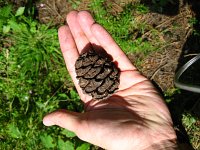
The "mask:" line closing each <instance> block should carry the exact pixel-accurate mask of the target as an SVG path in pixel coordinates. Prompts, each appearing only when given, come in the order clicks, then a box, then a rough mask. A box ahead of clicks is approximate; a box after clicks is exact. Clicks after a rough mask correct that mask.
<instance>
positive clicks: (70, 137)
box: [0, 5, 90, 150]
mask: <svg viewBox="0 0 200 150" xmlns="http://www.w3.org/2000/svg"><path fill="white" fill-rule="evenodd" d="M2 9H3V10H2ZM2 9H0V11H1V12H2V11H3V12H4V14H5V13H6V15H5V16H6V17H4V18H3V20H1V21H2V24H1V27H2V28H1V29H2V30H1V36H0V37H1V42H0V43H1V44H2V49H1V51H0V97H1V100H0V105H1V107H0V121H1V122H2V124H0V131H1V132H0V140H1V141H2V142H1V143H0V147H1V149H49V148H50V149H51V148H54V149H64V148H65V146H66V147H67V148H69V149H70V148H71V149H74V147H76V148H77V149H79V150H87V149H89V147H90V144H87V143H84V142H82V141H80V140H79V139H77V138H76V136H75V135H74V134H72V133H71V132H70V131H65V132H64V130H63V129H60V128H57V127H53V128H49V129H47V128H45V126H44V125H42V118H43V116H44V114H45V113H47V112H50V111H53V110H55V109H58V108H63V109H69V110H73V111H79V112H80V111H82V110H83V105H82V103H81V101H80V98H79V96H78V94H77V92H76V91H75V90H74V88H73V84H72V82H71V79H69V74H68V73H67V71H66V68H65V65H64V60H63V58H62V55H61V52H60V51H59V43H58V38H57V29H56V28H50V26H49V25H44V24H40V23H39V22H37V21H36V20H33V19H32V18H31V17H29V16H24V15H23V13H24V7H20V8H19V9H18V10H17V11H16V12H13V10H12V7H11V6H10V5H9V6H5V7H3V8H2ZM5 27H6V28H7V29H6V30H5V29H4V30H3V28H5Z"/></svg>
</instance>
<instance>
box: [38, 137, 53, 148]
mask: <svg viewBox="0 0 200 150" xmlns="http://www.w3.org/2000/svg"><path fill="white" fill-rule="evenodd" d="M40 140H41V141H42V144H43V145H44V146H45V147H46V148H54V147H55V144H54V143H53V138H52V137H51V136H50V135H47V134H46V133H45V134H43V135H41V136H40Z"/></svg>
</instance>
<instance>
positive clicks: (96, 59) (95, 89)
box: [75, 51, 119, 100]
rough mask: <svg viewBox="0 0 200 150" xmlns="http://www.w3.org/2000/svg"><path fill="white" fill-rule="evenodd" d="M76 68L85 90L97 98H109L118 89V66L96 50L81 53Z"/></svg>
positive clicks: (80, 83)
mask: <svg viewBox="0 0 200 150" xmlns="http://www.w3.org/2000/svg"><path fill="white" fill-rule="evenodd" d="M75 69H76V75H77V76H76V77H77V79H78V80H79V85H80V87H81V88H82V90H83V92H84V93H86V94H89V95H91V96H92V97H93V99H95V100H103V99H107V98H108V97H109V96H111V95H112V94H113V93H114V92H115V91H116V90H117V89H118V85H119V70H118V68H117V67H116V66H115V64H114V63H113V62H112V61H111V60H110V59H108V58H107V57H103V56H101V55H98V54H97V53H96V52H95V51H89V52H86V53H83V54H82V55H80V57H79V58H78V59H77V61H76V64H75Z"/></svg>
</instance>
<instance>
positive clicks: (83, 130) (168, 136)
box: [43, 11, 176, 150]
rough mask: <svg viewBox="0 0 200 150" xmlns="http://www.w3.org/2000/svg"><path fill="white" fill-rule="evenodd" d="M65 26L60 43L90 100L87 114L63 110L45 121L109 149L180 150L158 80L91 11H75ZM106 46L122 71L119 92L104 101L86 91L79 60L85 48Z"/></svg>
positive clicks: (83, 95) (86, 109) (85, 98)
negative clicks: (151, 78)
mask: <svg viewBox="0 0 200 150" xmlns="http://www.w3.org/2000/svg"><path fill="white" fill-rule="evenodd" d="M66 20H67V25H65V26H62V27H60V28H59V31H58V34H59V42H60V47H61V50H62V53H63V57H64V59H65V63H66V66H67V69H68V71H69V73H70V75H71V77H72V79H73V82H74V84H75V86H76V89H77V91H78V93H79V95H80V97H81V100H82V101H83V103H84V104H85V112H84V113H76V112H70V111H67V110H57V111H54V112H52V113H50V114H48V115H46V116H45V117H44V119H43V123H44V125H46V126H52V125H57V126H60V127H62V128H66V129H68V130H71V131H73V132H75V133H76V135H77V136H78V137H79V138H80V139H82V140H84V141H87V142H89V143H92V144H94V145H97V146H100V147H102V148H105V149H109V150H133V149H134V150H143V149H148V150H151V149H170V150H171V149H176V134H175V131H174V129H173V123H172V120H171V116H170V113H169V110H168V108H167V107H166V105H165V103H164V101H163V98H162V97H161V96H160V94H159V92H158V91H157V90H156V89H155V87H154V86H153V85H152V83H151V82H150V81H149V80H148V79H147V78H145V77H144V76H142V75H141V74H140V72H139V71H138V70H137V69H136V68H135V66H134V65H133V64H132V63H131V62H130V60H129V59H128V58H127V56H126V55H125V54H124V53H123V51H122V50H121V49H120V47H119V46H118V45H117V44H116V43H115V41H114V40H113V38H112V37H111V36H110V34H109V33H108V32H107V31H106V30H105V29H104V28H103V27H102V26H101V25H99V24H97V23H95V21H94V19H93V18H92V16H91V15H90V13H89V12H87V11H80V12H77V11H71V12H70V13H69V14H68V15H67V17H66ZM94 44H95V45H97V46H100V47H102V48H104V49H105V51H106V52H107V53H108V54H110V55H111V56H112V57H113V60H114V61H115V62H117V65H118V68H119V69H120V71H121V73H120V85H119V89H118V91H117V92H116V93H115V94H114V95H113V96H111V97H110V98H108V99H107V100H104V101H94V100H92V97H90V96H88V95H85V94H83V93H82V91H81V89H80V87H79V86H78V81H77V79H76V73H75V67H74V64H75V61H76V59H77V58H78V57H79V54H80V53H81V51H82V50H83V49H84V47H85V46H88V45H89V47H91V48H95V47H93V45H94Z"/></svg>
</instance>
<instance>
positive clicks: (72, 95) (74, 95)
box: [70, 90, 78, 99]
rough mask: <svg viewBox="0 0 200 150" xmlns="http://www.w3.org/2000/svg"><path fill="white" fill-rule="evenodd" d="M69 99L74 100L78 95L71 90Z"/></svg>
mask: <svg viewBox="0 0 200 150" xmlns="http://www.w3.org/2000/svg"><path fill="white" fill-rule="evenodd" d="M70 97H71V98H72V99H76V98H78V93H77V92H76V91H75V90H71V91H70Z"/></svg>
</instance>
